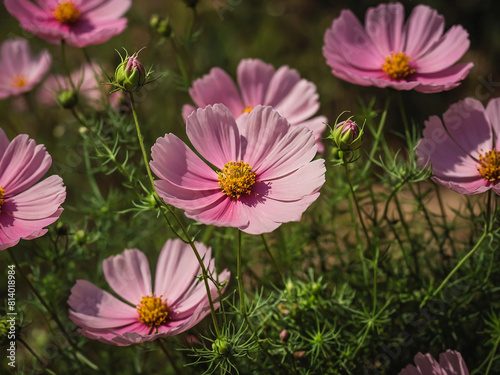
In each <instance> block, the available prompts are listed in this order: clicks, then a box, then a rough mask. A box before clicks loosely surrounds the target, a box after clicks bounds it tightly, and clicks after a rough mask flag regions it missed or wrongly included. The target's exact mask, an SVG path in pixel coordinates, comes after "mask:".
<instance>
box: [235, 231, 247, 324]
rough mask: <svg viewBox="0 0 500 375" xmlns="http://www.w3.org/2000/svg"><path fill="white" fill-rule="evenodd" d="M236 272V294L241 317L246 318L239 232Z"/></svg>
mask: <svg viewBox="0 0 500 375" xmlns="http://www.w3.org/2000/svg"><path fill="white" fill-rule="evenodd" d="M236 270H237V271H236V272H237V276H236V278H237V280H238V293H239V295H240V309H241V315H243V317H246V316H247V306H246V304H245V289H244V288H243V273H242V271H241V231H240V230H238V254H237V258H236Z"/></svg>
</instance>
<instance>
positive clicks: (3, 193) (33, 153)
mask: <svg viewBox="0 0 500 375" xmlns="http://www.w3.org/2000/svg"><path fill="white" fill-rule="evenodd" d="M51 164H52V159H51V157H50V155H49V153H48V152H47V151H46V150H45V147H44V146H43V145H36V143H35V141H34V140H33V139H29V138H28V136H27V135H26V134H21V135H18V136H17V137H15V138H14V139H13V140H12V142H9V139H8V138H7V136H6V135H5V133H4V131H3V130H2V129H1V128H0V250H5V249H7V248H9V247H12V246H15V245H16V244H17V243H18V242H19V240H20V239H24V240H31V239H34V238H37V237H40V236H42V235H44V234H45V233H46V232H47V229H43V228H44V227H46V226H47V225H50V224H52V223H53V222H54V221H56V220H57V219H58V218H59V216H60V215H61V212H62V211H63V209H62V208H61V206H60V205H61V204H62V203H63V202H64V200H65V199H66V188H65V187H64V185H63V181H62V179H61V177H59V176H56V175H54V176H50V177H48V178H46V179H45V180H43V181H41V182H39V183H37V184H36V185H35V183H36V182H37V181H38V180H39V179H40V178H41V177H42V176H43V175H44V174H45V173H46V172H47V170H48V169H49V167H50V165H51Z"/></svg>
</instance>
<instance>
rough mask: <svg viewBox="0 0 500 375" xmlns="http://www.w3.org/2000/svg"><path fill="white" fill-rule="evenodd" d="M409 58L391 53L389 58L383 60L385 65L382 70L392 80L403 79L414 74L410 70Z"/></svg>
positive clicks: (412, 70) (402, 54)
mask: <svg viewBox="0 0 500 375" xmlns="http://www.w3.org/2000/svg"><path fill="white" fill-rule="evenodd" d="M409 63H410V57H409V56H406V55H405V54H404V53H403V52H398V53H391V56H387V57H386V58H385V64H384V65H382V70H383V71H384V72H386V73H387V74H388V75H389V77H391V78H392V79H397V80H400V79H404V78H406V77H408V76H409V75H410V74H413V73H415V69H412V68H410V64H409Z"/></svg>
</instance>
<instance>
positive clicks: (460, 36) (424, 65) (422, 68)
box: [413, 25, 470, 74]
mask: <svg viewBox="0 0 500 375" xmlns="http://www.w3.org/2000/svg"><path fill="white" fill-rule="evenodd" d="M469 45H470V41H469V33H468V32H467V31H465V30H464V28H463V27H462V26H460V25H456V26H453V27H451V28H450V30H448V31H447V32H446V34H444V35H443V37H442V38H441V39H440V40H439V41H438V42H437V43H435V44H434V45H433V46H432V48H431V49H430V50H429V51H428V52H427V53H425V54H424V55H423V56H421V57H419V58H418V59H417V60H415V61H414V62H413V67H414V68H415V70H416V71H417V72H418V73H419V74H423V73H434V72H438V71H442V70H444V69H446V68H449V67H450V66H452V65H453V64H455V63H456V62H457V61H458V60H460V58H461V57H462V56H463V55H464V54H465V52H467V50H468V49H469Z"/></svg>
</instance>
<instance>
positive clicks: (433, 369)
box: [414, 353, 447, 375]
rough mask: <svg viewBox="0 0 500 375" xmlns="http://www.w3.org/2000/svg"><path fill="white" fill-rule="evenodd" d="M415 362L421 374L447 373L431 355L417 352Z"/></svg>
mask: <svg viewBox="0 0 500 375" xmlns="http://www.w3.org/2000/svg"><path fill="white" fill-rule="evenodd" d="M414 360H415V364H416V365H417V368H418V370H419V371H420V372H421V373H422V374H429V375H447V374H446V372H444V370H443V369H442V368H441V366H439V364H438V363H437V362H436V360H435V359H434V358H432V356H431V355H430V354H429V353H427V354H425V355H423V354H422V353H418V354H417V355H416V356H415V358H414Z"/></svg>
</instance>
